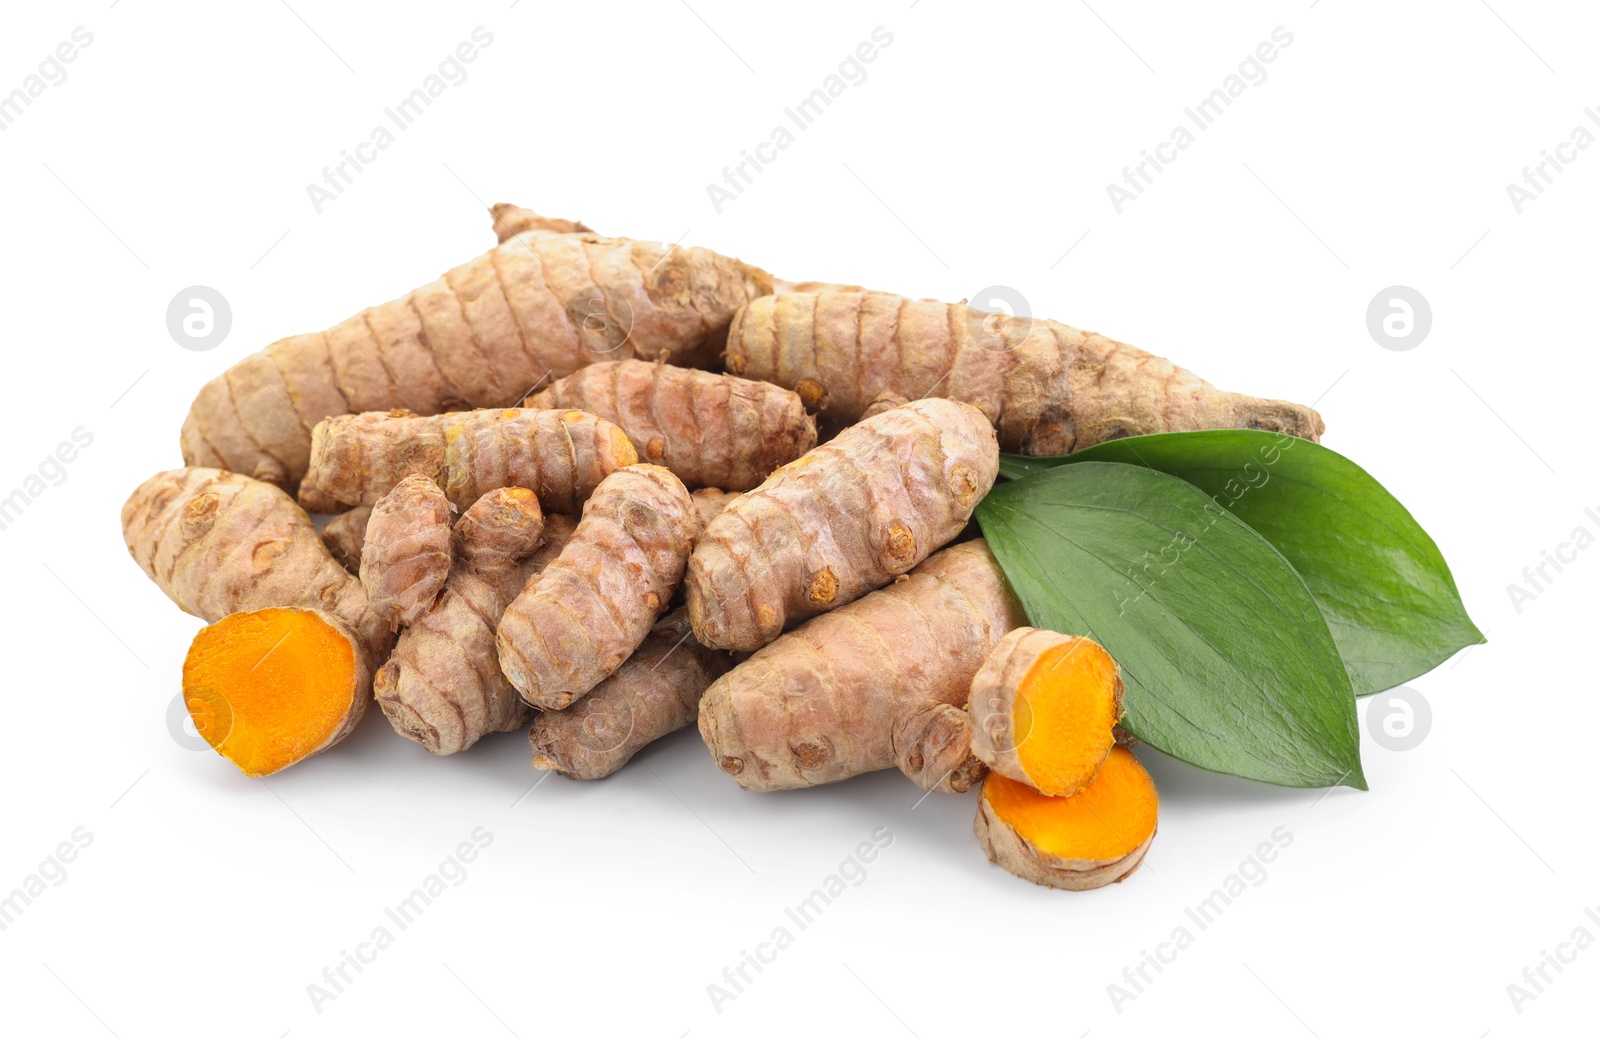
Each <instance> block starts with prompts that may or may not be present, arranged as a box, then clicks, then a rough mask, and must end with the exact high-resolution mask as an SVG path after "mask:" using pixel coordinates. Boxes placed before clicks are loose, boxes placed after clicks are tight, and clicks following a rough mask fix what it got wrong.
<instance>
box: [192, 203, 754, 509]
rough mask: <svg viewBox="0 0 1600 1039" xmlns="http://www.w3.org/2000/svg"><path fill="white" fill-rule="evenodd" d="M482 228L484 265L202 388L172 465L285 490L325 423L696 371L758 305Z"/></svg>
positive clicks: (724, 285) (585, 245)
mask: <svg viewBox="0 0 1600 1039" xmlns="http://www.w3.org/2000/svg"><path fill="white" fill-rule="evenodd" d="M495 216H496V222H497V231H498V232H499V233H501V234H507V233H509V237H506V239H505V240H504V241H503V242H502V243H501V244H500V245H498V246H496V247H495V248H493V249H491V250H490V251H489V252H488V253H486V254H485V255H483V256H480V257H478V258H477V259H474V260H472V261H470V262H468V263H465V264H463V265H461V266H460V267H456V268H455V269H453V270H451V271H449V272H448V273H446V274H445V275H444V277H442V278H440V279H439V280H437V281H434V282H432V283H430V284H428V285H424V286H422V287H421V288H419V289H417V290H415V291H413V292H411V293H408V294H407V295H405V296H404V297H402V298H400V299H397V300H394V301H392V302H389V303H385V304H382V305H380V306H376V307H371V308H369V309H367V310H364V311H362V312H361V313H359V314H356V315H355V316H353V317H351V318H349V319H348V320H346V321H343V322H341V323H339V324H338V325H335V326H334V327H333V328H331V329H329V330H327V331H326V332H316V333H312V334H309V335H297V336H290V337H289V338H287V339H280V340H278V341H277V342H275V343H273V344H272V345H271V346H269V347H267V348H266V349H265V350H263V351H261V352H259V353H256V354H252V355H250V356H249V357H247V358H245V359H244V360H242V361H240V362H239V363H237V364H235V365H234V366H233V367H232V368H230V369H228V371H226V372H224V373H223V374H222V375H219V376H217V377H216V378H215V379H212V380H211V381H210V382H208V383H206V385H205V386H204V387H203V388H202V389H201V391H200V394H199V396H198V397H197V398H196V399H195V402H194V404H193V405H192V406H191V407H190V409H189V415H188V418H187V419H186V420H185V421H184V425H183V434H182V445H183V455H184V459H185V461H186V462H188V463H189V464H191V465H207V466H215V467H219V468H225V469H229V470H232V471H234V472H238V473H243V474H246V475H249V476H254V477H256V478H258V479H261V480H265V481H267V482H270V483H275V484H279V485H282V486H285V487H288V488H290V489H293V487H294V486H295V485H296V484H297V483H299V481H300V480H301V479H302V478H303V476H304V475H305V472H306V467H307V463H308V460H309V457H310V452H311V440H310V436H309V431H310V430H311V428H312V427H313V426H315V425H316V424H317V423H318V422H320V421H321V420H322V419H325V418H328V417H329V416H333V415H342V414H346V413H349V412H362V411H387V410H389V409H391V408H405V409H408V410H410V411H412V412H415V413H417V414H419V415H432V414H437V413H439V412H443V411H448V410H452V409H463V408H496V407H505V406H507V405H510V404H514V403H515V402H516V401H518V400H520V399H521V398H522V397H523V396H524V395H525V394H527V393H528V392H530V391H531V390H532V389H534V388H535V387H537V386H538V385H540V384H541V383H543V382H547V381H548V380H550V379H553V378H559V377H561V376H563V375H568V374H570V373H572V372H574V371H577V370H578V369H579V368H581V367H583V366H584V365H586V364H590V363H592V362H595V361H613V360H621V359H624V358H628V357H637V358H645V359H649V360H655V359H656V358H657V357H659V356H660V355H661V354H662V353H663V352H665V353H666V355H667V356H668V359H669V360H671V361H673V362H674V363H677V364H682V365H686V366H691V367H696V366H707V365H710V364H712V363H714V362H715V360H716V355H717V353H718V351H719V350H720V349H721V345H722V342H723V340H724V339H725V337H726V331H727V327H728V322H729V321H730V320H731V319H732V316H733V313H734V311H735V310H736V309H737V308H738V307H739V306H741V305H743V304H744V303H746V302H748V301H749V300H751V299H753V298H755V297H757V296H761V295H764V294H765V293H768V292H771V291H772V279H771V277H770V276H769V275H768V274H767V273H766V272H764V271H762V270H759V269H758V268H755V267H751V266H748V265H746V264H744V263H741V262H739V261H738V260H734V259H730V258H728V257H725V256H719V255H718V254H717V253H714V252H712V251H711V250H709V249H702V248H698V247H669V246H665V245H660V244H657V243H655V242H637V241H631V240H629V239H626V238H605V237H602V236H600V235H597V234H594V233H592V232H587V231H581V230H578V228H579V227H581V225H576V224H572V223H571V222H563V221H544V220H541V219H540V218H538V217H537V216H536V215H534V214H529V213H527V212H526V211H516V210H515V208H514V207H506V208H505V209H502V210H499V211H497V212H496V214H495ZM518 228H522V229H523V230H520V231H518V230H517V229H518ZM568 228H570V229H571V232H570V233H559V232H560V231H562V230H566V229H568ZM553 231H554V232H557V233H552V232H553ZM469 503H470V502H469ZM462 507H465V505H462Z"/></svg>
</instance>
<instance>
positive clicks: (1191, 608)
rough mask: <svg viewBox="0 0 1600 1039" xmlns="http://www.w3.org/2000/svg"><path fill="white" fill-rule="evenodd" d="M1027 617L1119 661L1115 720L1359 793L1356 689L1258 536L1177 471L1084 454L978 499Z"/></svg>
mask: <svg viewBox="0 0 1600 1039" xmlns="http://www.w3.org/2000/svg"><path fill="white" fill-rule="evenodd" d="M978 520H979V522H980V523H981V524H982V526H983V533H984V536H985V537H986V538H987V539H988V542H989V546H990V548H991V549H992V550H993V551H994V554H995V557H996V558H997V559H998V560H999V561H1000V565H1001V566H1002V567H1003V568H1004V570H1005V572H1006V576H1007V578H1008V579H1009V580H1010V582H1011V585H1012V587H1013V588H1014V589H1015V590H1016V592H1017V595H1018V596H1019V598H1021V600H1022V603H1023V606H1024V608H1025V609H1026V610H1027V613H1028V617H1029V618H1030V620H1031V621H1032V623H1033V624H1034V625H1036V626H1038V627H1042V628H1050V629H1052V630H1055V631H1062V632H1067V633H1070V634H1081V635H1088V636H1090V637H1092V638H1094V639H1095V640H1096V641H1098V642H1099V643H1100V644H1101V645H1103V646H1105V647H1106V649H1107V650H1109V651H1110V653H1111V655H1112V656H1113V657H1115V658H1116V660H1117V662H1118V663H1119V664H1120V665H1121V666H1122V673H1123V680H1124V682H1125V683H1126V687H1127V688H1126V695H1125V701H1124V702H1125V706H1126V709H1127V716H1126V718H1125V719H1124V721H1123V725H1124V727H1125V728H1127V729H1128V730H1129V731H1130V732H1132V733H1133V734H1134V735H1136V736H1138V737H1139V738H1141V739H1143V740H1144V741H1145V742H1147V743H1149V744H1150V745H1151V746H1153V747H1155V748H1156V749H1157V750H1161V751H1164V752H1165V753H1168V754H1171V755H1172V756H1174V757H1177V758H1181V759H1182V760H1184V761H1188V762H1191V763H1192V764H1195V765H1199V766H1201V767H1202V768H1208V769H1212V770H1214V771H1217V772H1226V773H1229V774H1232V775H1237V776H1244V777H1247V778H1250V779H1260V780H1265V781H1267V782H1270V783H1278V784H1282V785H1284V786H1328V785H1334V784H1338V783H1345V784H1347V785H1350V786H1355V787H1359V788H1362V789H1365V786H1366V780H1365V779H1364V778H1363V777H1362V773H1361V760H1360V749H1359V743H1360V740H1359V736H1358V732H1357V727H1356V714H1355V698H1354V697H1353V696H1352V695H1351V691H1350V681H1349V678H1348V677H1347V675H1346V674H1345V669H1344V667H1343V666H1342V665H1341V663H1340V660H1339V652H1338V649H1337V648H1336V647H1335V646H1334V642H1333V639H1332V637H1331V636H1330V635H1329V633H1328V627H1327V624H1326V622H1325V621H1324V620H1323V618H1322V614H1321V612H1320V611H1319V610H1318V609H1317V604H1316V602H1315V601H1314V600H1313V599H1312V597H1311V593H1310V592H1309V591H1308V590H1307V589H1306V586H1305V583H1304V582H1303V581H1302V580H1301V579H1300V577H1299V575H1298V574H1296V573H1295V570H1294V567H1292V566H1291V565H1290V564H1289V562H1288V561H1287V560H1286V559H1284V558H1283V556H1282V555H1281V554H1280V553H1279V552H1278V551H1277V550H1276V549H1275V548H1273V547H1272V545H1271V544H1269V543H1268V542H1267V541H1266V540H1265V539H1264V538H1262V537H1261V535H1259V534H1257V533H1256V532H1255V531H1254V530H1252V529H1250V527H1249V526H1247V525H1246V524H1245V523H1244V522H1242V521H1241V520H1239V519H1238V518H1237V517H1236V516H1234V515H1233V514H1232V513H1231V512H1229V511H1228V510H1226V509H1223V508H1219V507H1218V506H1217V505H1215V504H1214V503H1213V502H1212V501H1211V499H1210V498H1209V497H1208V496H1207V495H1206V494H1204V493H1203V492H1202V491H1200V490H1199V489H1198V488H1196V487H1194V486H1193V485H1192V484H1189V483H1186V482H1185V481H1183V480H1180V479H1177V478H1176V477H1172V476H1167V475H1165V474H1163V473H1158V472H1154V471H1151V470H1149V469H1146V468H1141V467H1138V466H1131V465H1121V464H1114V463H1107V462H1085V463H1082V464H1074V465H1069V466H1062V467H1059V468H1054V469H1050V470H1048V471H1046V472H1042V473H1038V474H1035V475H1033V476H1031V477H1029V478H1027V479H1023V480H1018V481H1016V482H1012V483H1006V484H1001V485H999V486H997V487H995V489H994V490H993V491H991V492H990V493H989V495H988V497H986V498H985V499H984V500H983V502H982V503H981V504H980V505H979V506H978Z"/></svg>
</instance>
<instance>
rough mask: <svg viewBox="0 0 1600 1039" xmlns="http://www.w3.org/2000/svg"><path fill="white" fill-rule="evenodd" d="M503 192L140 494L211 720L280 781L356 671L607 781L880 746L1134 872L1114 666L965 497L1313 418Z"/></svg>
mask: <svg viewBox="0 0 1600 1039" xmlns="http://www.w3.org/2000/svg"><path fill="white" fill-rule="evenodd" d="M493 216H494V226H495V230H496V232H497V234H498V237H499V239H500V244H499V245H498V246H496V247H495V248H494V249H491V250H490V251H489V252H488V253H486V254H485V255H483V256H481V257H479V258H477V259H475V260H473V261H471V262H469V263H467V264H465V265H463V266H460V267H457V268H455V269H454V270H451V271H449V272H448V273H447V274H445V275H444V277H442V278H441V279H439V280H438V281H435V282H433V283H431V284H429V285H426V286H423V287H422V288H420V289H417V290H415V291H414V292H411V293H409V294H408V295H406V296H404V297H403V298H401V299H398V300H395V301H393V302H390V303H386V304H383V305H381V306H377V307H373V308H370V309H368V310H364V311H362V312H361V313H359V314H357V315H356V316H354V317H352V318H350V319H349V320H347V321H344V322H342V323H341V324H339V325H336V326H334V327H333V328H331V329H329V330H328V331H326V332H319V333H315V334H311V335H300V336H293V337H291V338H288V339H283V340H280V341H278V342H276V343H274V344H272V345H271V346H269V347H267V348H266V349H265V350H263V351H261V352H259V353H257V354H254V355H252V356H250V357H247V358H245V359H244V360H242V361H240V362H239V363H237V364H235V365H234V366H233V367H232V368H230V369H229V370H228V371H226V372H224V373H223V374H221V375H219V376H218V377H217V378H215V379H213V380H211V382H209V383H207V384H206V385H205V387H204V388H203V389H202V390H201V391H200V394H199V397H198V398H197V399H196V400H195V402H194V405H193V407H192V408H191V409H190V412H189V415H188V418H187V420H186V421H185V422H184V425H183V431H182V448H183V456H184V461H185V463H186V467H185V468H182V469H177V470H173V471H170V472H163V473H158V474H157V475H155V476H153V477H151V478H150V479H148V480H146V481H145V482H144V483H143V484H142V485H141V486H140V487H139V488H138V489H137V490H135V491H134V492H133V495H132V496H131V497H130V498H129V499H128V501H127V504H126V505H125V506H124V507H123V510H122V526H123V535H124V539H125V541H126V543H127V546H128V550H129V551H130V553H132V555H133V558H134V560H135V561H136V562H137V563H138V564H139V566H140V567H141V568H143V569H144V571H145V573H146V574H148V575H149V576H150V578H151V579H152V580H153V581H154V582H155V583H156V585H157V586H158V587H160V588H161V590H162V591H163V592H165V593H166V594H167V596H168V597H169V598H171V599H172V600H173V601H174V602H176V603H177V604H178V606H180V607H181V608H182V609H184V610H185V611H187V612H189V613H191V614H194V615H196V616H198V617H200V618H202V619H203V620H205V621H206V622H208V624H207V626H206V627H205V628H203V629H201V631H200V632H199V633H198V634H197V635H196V636H195V638H194V642H193V644H192V645H191V647H190V649H189V653H188V656H187V658H186V660H185V662H184V666H183V690H184V699H185V702H186V703H187V704H188V706H189V710H190V713H191V715H192V716H193V718H194V721H195V725H196V727H197V729H198V730H199V731H200V732H201V733H202V734H203V735H204V736H205V738H206V739H207V741H209V742H210V744H211V745H212V746H213V747H215V748H216V749H217V751H218V752H219V753H221V754H222V755H223V756H224V757H226V758H228V759H229V760H230V761H232V762H233V763H234V764H235V765H237V766H238V767H239V768H240V769H241V770H242V771H243V772H244V773H245V774H247V775H251V776H264V775H269V774H271V773H274V772H277V771H278V770H280V769H283V768H286V767H288V766H290V765H293V764H295V763H296V762H299V761H302V760H304V759H305V758H307V757H309V756H311V755H313V754H317V753H319V752H321V751H324V750H327V749H328V748H330V747H332V746H334V745H335V744H337V743H338V742H339V741H340V740H341V739H343V738H344V737H345V736H347V735H349V733H350V732H351V731H352V730H353V729H354V728H355V726H356V724H357V722H359V721H360V719H361V717H362V714H363V712H364V711H365V709H366V707H367V705H368V704H369V703H370V702H371V701H373V700H374V699H375V700H376V701H377V703H378V706H379V707H380V708H381V709H382V711H383V713H384V715H385V716H386V717H387V718H388V719H389V722H390V723H391V724H392V725H393V726H394V729H395V731H396V732H398V733H400V734H401V735H402V736H405V737H406V738H407V739H411V740H414V741H416V742H417V743H420V744H422V745H423V746H424V747H426V748H427V749H428V750H429V751H431V752H433V753H435V754H454V753H457V752H460V751H464V750H466V749H467V748H468V747H471V746H472V745H473V744H474V743H475V742H477V741H478V740H479V739H480V738H482V737H484V736H486V735H488V734H491V733H499V732H512V731H520V730H526V731H527V732H528V738H529V741H530V743H531V746H532V752H533V764H534V766H535V767H536V768H540V769H549V770H555V771H557V772H560V773H561V774H562V775H565V776H568V777H571V778H574V779H599V778H601V777H604V776H607V775H609V774H611V773H612V772H614V771H616V770H617V769H619V768H621V767H622V766H623V765H624V764H626V763H627V762H628V760H629V759H630V758H631V757H633V755H634V754H636V753H637V752H638V751H639V750H640V749H641V748H642V747H644V746H645V745H647V744H649V743H650V742H652V741H654V740H656V739H659V738H661V737H663V736H666V735H668V734H669V733H672V732H675V731H677V730H679V729H682V728H684V727H686V726H688V725H690V724H691V723H694V722H696V721H698V728H699V731H700V735H701V737H702V738H703V739H704V740H705V743H706V746H707V747H708V748H709V750H710V752H711V757H712V760H713V761H714V762H715V763H716V766H717V767H718V768H720V769H721V770H722V771H723V772H725V773H727V774H728V775H729V776H731V777H732V778H733V779H734V781H736V782H737V783H738V784H739V785H740V786H742V787H744V788H745V789H747V790H753V791H771V790H785V789H793V788H798V787H807V786H813V785H816V784H819V783H831V782H836V781H838V780H842V779H847V778H849V777H851V776H855V775H859V774H861V773H864V772H870V771H874V770H878V769H885V768H891V767H897V768H899V769H900V770H901V771H903V772H904V773H905V774H906V775H907V776H908V777H910V778H911V780H912V781H913V782H915V783H917V784H918V785H919V786H921V787H923V788H924V789H927V790H938V791H944V792H948V793H962V792H965V791H968V790H970V789H972V788H973V787H974V786H980V785H981V792H980V795H979V807H978V815H977V822H976V825H975V828H976V831H977V833H978V836H979V839H980V841H981V842H982V844H983V847H984V849H985V850H986V851H987V852H988V854H989V856H990V858H991V859H993V860H994V861H996V862H998V863H1000V864H1001V865H1002V866H1004V867H1005V868H1006V869H1008V870H1010V871H1011V872H1013V873H1016V874H1018V875H1019V876H1023V877H1026V878H1028V879H1030V880H1034V881H1036V882H1038V883H1041V884H1047V885H1051V886H1054V887H1064V888H1090V887H1098V886H1100V885H1103V884H1106V883H1109V882H1111V881H1115V880H1120V879H1122V878H1123V877H1125V876H1127V875H1128V874H1129V873H1131V872H1132V871H1133V870H1134V869H1136V868H1137V867H1138V865H1139V863H1140V862H1141V861H1142V859H1143V857H1144V855H1145V852H1146V849H1147V848H1148V847H1149V845H1150V841H1151V839H1152V838H1153V836H1154V834H1155V828H1156V809H1157V798H1156V792H1155V787H1154V784H1153V783H1152V782H1151V780H1150V777H1149V775H1148V774H1147V773H1146V772H1145V771H1144V769H1143V768H1142V767H1141V765H1140V764H1139V762H1138V760H1137V758H1136V757H1135V756H1134V755H1133V754H1132V753H1131V752H1130V751H1129V750H1128V749H1127V748H1126V747H1125V746H1122V745H1119V741H1118V737H1119V736H1120V735H1121V733H1120V731H1119V730H1118V729H1117V721H1118V718H1119V717H1120V712H1121V691H1122V682H1121V678H1120V674H1119V671H1118V668H1117V665H1116V663H1115V662H1114V661H1113V660H1112V659H1111V657H1110V656H1109V655H1108V654H1107V653H1106V651H1105V650H1104V649H1102V648H1101V647H1100V646H1098V645H1097V644H1095V643H1094V642H1093V641H1090V640H1089V639H1088V638H1085V637H1081V634H1082V633H1056V632H1048V631H1042V630H1039V629H1035V628H1031V627H1028V626H1027V622H1028V618H1027V614H1026V612H1025V611H1024V609H1023V606H1022V604H1021V603H1019V602H1018V600H1017V598H1016V597H1015V595H1014V594H1013V593H1012V591H1011V589H1010V587H1009V586H1008V584H1007V581H1006V577H1005V574H1004V573H1003V572H1002V571H1001V569H1000V567H999V565H998V564H997V563H996V561H995V559H994V557H993V556H992V555H991V554H990V552H989V550H988V548H987V547H986V545H985V543H984V541H983V540H982V538H981V537H978V536H976V531H975V530H973V529H971V528H972V526H973V525H972V524H971V519H972V514H973V509H974V508H975V507H976V505H977V504H978V502H979V501H980V500H981V499H982V498H983V497H984V495H985V494H986V493H987V492H988V491H989V489H990V487H991V486H992V485H993V484H994V482H995V479H996V476H997V470H998V466H999V456H1000V452H1001V451H1002V450H1006V451H1013V452H1020V453H1023V454H1033V455H1054V454H1064V453H1067V452H1070V451H1073V450H1076V449H1079V448H1083V447H1087V446H1089V445H1091V444H1095V443H1099V442H1102V441H1105V440H1110V439H1115V438H1119V437H1125V436H1130V435H1135V434H1144V433H1156V432H1165V431H1175V430H1192V429H1205V428H1228V427H1248V428H1257V429H1268V430H1273V431H1278V432H1284V433H1290V434H1293V435H1297V436H1301V437H1306V438H1309V439H1316V438H1317V437H1318V436H1319V435H1320V434H1321V432H1322V422H1321V419H1320V418H1319V417H1318V416H1317V414H1316V412H1314V411H1312V410H1311V409H1309V408H1305V407H1301V406H1299V405H1295V404H1289V403H1285V402H1282V401H1271V400H1260V399H1256V398H1252V397H1246V396H1242V395H1239V394H1234V393H1227V392H1224V391H1220V390H1218V389H1216V388H1215V387H1212V386H1211V385H1210V384H1208V383H1206V382H1205V381H1203V380H1202V379H1199V378H1198V377H1196V376H1195V375H1193V374H1191V373H1190V372H1187V371H1185V370H1183V369H1181V368H1178V367H1176V366H1174V365H1172V364H1170V363H1168V362H1167V361H1165V360H1162V359H1160V358H1158V357H1155V356H1152V355H1150V354H1148V353H1145V352H1143V351H1141V350H1138V349H1136V348H1134V347H1131V346H1127V345H1125V344H1122V343H1118V342H1115V341H1112V340H1110V339H1106V338H1104V337H1102V336H1099V335H1096V334H1094V333H1088V332H1082V331H1079V330H1077V329H1074V328H1070V327H1068V326H1066V325H1061V324H1057V323H1056V322H1052V321H1045V320H1028V319H1025V318H1017V317H1011V316H1008V315H1003V314H989V313H984V312H980V311H977V310H971V309H969V308H967V307H966V306H965V305H964V304H963V303H957V304H946V303H938V302H933V301H926V300H912V299H906V298H902V297H900V296H895V295H890V294H888V293H881V292H872V291H867V290H864V289H861V288H859V287H855V286H838V285H827V284H820V283H799V284H796V283H789V282H781V281H776V280H774V279H773V278H772V277H771V276H770V275H768V274H767V273H766V272H764V271H762V270H760V269H758V268H755V267H751V266H749V265H747V264H744V263H741V262H740V261H738V260H734V259H730V258H728V257H724V256H719V255H717V254H716V253H714V252H711V251H710V250H707V249H702V248H678V247H669V246H662V245H657V244H655V243H651V242H641V241H633V240H630V239H625V238H607V237H604V236H601V235H599V234H596V233H594V232H592V231H590V230H589V229H588V228H587V227H585V226H584V225H582V224H580V223H576V222H574V221H567V220H554V219H548V218H544V217H540V216H538V215H537V214H534V213H532V212H530V211H527V210H523V209H519V208H517V207H513V206H506V205H500V206H495V207H494V210H493ZM819 430H821V435H820V437H819ZM819 439H820V440H821V442H820V443H819ZM312 514H318V515H321V516H331V518H327V519H325V520H323V521H322V522H321V523H320V527H319V524H318V522H316V521H314V520H313V519H312ZM1122 742H1124V743H1126V742H1130V741H1127V740H1123V741H1122Z"/></svg>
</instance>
